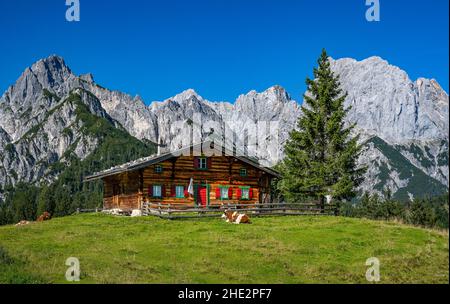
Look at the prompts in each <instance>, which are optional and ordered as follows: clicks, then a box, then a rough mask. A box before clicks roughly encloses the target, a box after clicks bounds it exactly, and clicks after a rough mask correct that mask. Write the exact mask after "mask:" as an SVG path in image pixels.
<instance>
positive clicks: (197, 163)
mask: <svg viewBox="0 0 450 304" xmlns="http://www.w3.org/2000/svg"><path fill="white" fill-rule="evenodd" d="M198 167H199V158H198V157H194V169H198Z"/></svg>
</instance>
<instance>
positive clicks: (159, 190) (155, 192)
mask: <svg viewBox="0 0 450 304" xmlns="http://www.w3.org/2000/svg"><path fill="white" fill-rule="evenodd" d="M158 194H159V195H158ZM153 197H162V186H161V185H153Z"/></svg>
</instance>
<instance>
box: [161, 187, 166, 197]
mask: <svg viewBox="0 0 450 304" xmlns="http://www.w3.org/2000/svg"><path fill="white" fill-rule="evenodd" d="M165 196H166V186H164V185H162V186H161V197H165Z"/></svg>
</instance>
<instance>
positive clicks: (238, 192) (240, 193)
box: [236, 188, 242, 199]
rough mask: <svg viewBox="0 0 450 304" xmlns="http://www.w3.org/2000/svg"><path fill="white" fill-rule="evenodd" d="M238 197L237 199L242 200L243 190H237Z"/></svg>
mask: <svg viewBox="0 0 450 304" xmlns="http://www.w3.org/2000/svg"><path fill="white" fill-rule="evenodd" d="M236 195H237V198H238V199H241V198H242V190H241V188H237V190H236Z"/></svg>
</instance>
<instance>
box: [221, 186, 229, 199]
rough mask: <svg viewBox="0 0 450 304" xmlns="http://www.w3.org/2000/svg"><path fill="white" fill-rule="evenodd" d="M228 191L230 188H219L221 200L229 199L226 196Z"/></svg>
mask: <svg viewBox="0 0 450 304" xmlns="http://www.w3.org/2000/svg"><path fill="white" fill-rule="evenodd" d="M229 189H230V188H227V187H221V188H220V199H222V200H227V199H230V197H229V196H228V191H229Z"/></svg>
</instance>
